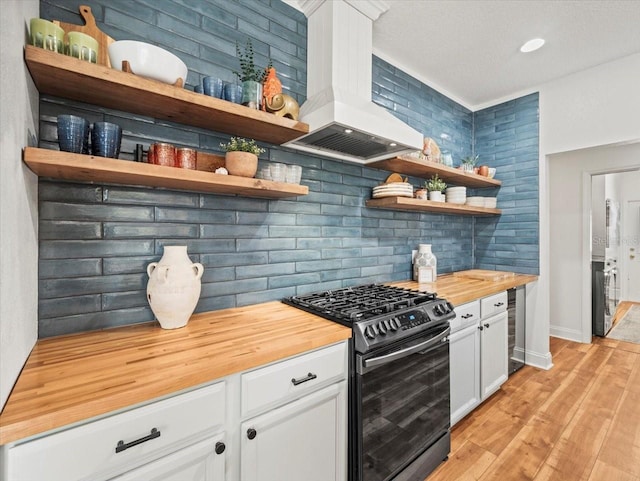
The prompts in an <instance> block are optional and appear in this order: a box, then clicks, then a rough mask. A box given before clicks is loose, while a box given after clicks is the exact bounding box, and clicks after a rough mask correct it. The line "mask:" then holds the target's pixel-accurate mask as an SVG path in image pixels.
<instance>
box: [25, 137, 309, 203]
mask: <svg viewBox="0 0 640 481" xmlns="http://www.w3.org/2000/svg"><path fill="white" fill-rule="evenodd" d="M23 160H24V162H25V164H27V165H28V166H29V168H30V169H31V170H32V171H33V172H34V173H36V174H37V175H38V176H40V177H53V178H56V179H65V180H76V181H80V182H91V183H112V184H125V185H141V186H148V187H164V188H167V189H179V190H189V191H196V192H206V193H209V194H225V195H242V196H245V197H259V198H265V199H277V198H283V197H296V196H299V195H307V194H308V193H309V188H308V187H307V186H306V185H299V184H286V183H284V182H273V181H270V180H264V179H254V178H247V177H238V176H234V175H222V174H214V173H213V172H204V171H200V170H189V169H179V168H176V167H163V166H161V165H152V164H146V163H142V162H133V161H129V160H118V159H109V158H106V157H94V156H92V155H81V154H72V153H69V152H60V151H58V150H49V149H39V148H35V147H27V148H25V149H24V154H23Z"/></svg>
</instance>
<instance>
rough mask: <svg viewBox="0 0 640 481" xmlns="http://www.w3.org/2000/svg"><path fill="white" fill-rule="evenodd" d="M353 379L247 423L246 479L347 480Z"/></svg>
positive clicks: (243, 460)
mask: <svg viewBox="0 0 640 481" xmlns="http://www.w3.org/2000/svg"><path fill="white" fill-rule="evenodd" d="M346 403H347V383H346V381H342V382H339V383H336V384H333V385H331V386H329V387H326V388H324V389H322V390H320V391H317V392H314V393H312V394H309V395H307V396H304V397H303V398H302V399H299V400H297V401H294V402H291V403H289V404H286V405H284V406H282V407H280V408H278V409H274V410H272V411H268V412H266V413H265V414H262V415H260V416H257V417H255V418H253V419H250V420H247V421H245V422H244V423H242V427H241V436H242V438H241V466H240V473H241V479H242V480H243V481H300V480H305V481H342V480H345V479H346V471H347V470H346V448H347V433H346V426H347V419H346V406H347V404H346Z"/></svg>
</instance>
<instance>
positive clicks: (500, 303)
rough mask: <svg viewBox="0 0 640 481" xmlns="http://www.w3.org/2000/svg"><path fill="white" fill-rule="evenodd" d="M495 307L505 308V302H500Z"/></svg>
mask: <svg viewBox="0 0 640 481" xmlns="http://www.w3.org/2000/svg"><path fill="white" fill-rule="evenodd" d="M494 306H495V307H500V306H504V302H498V303H497V304H494Z"/></svg>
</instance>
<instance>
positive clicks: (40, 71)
mask: <svg viewBox="0 0 640 481" xmlns="http://www.w3.org/2000/svg"><path fill="white" fill-rule="evenodd" d="M24 55H25V61H26V64H27V67H28V68H29V72H31V76H32V78H33V81H34V82H35V84H36V87H37V88H38V90H39V91H40V93H41V94H48V95H55V96H58V97H63V98H67V99H71V100H77V101H80V102H86V103H89V104H93V105H100V106H102V107H108V108H112V109H117V110H123V111H126V112H131V113H135V114H141V115H146V116H150V117H154V118H157V119H164V120H170V121H172V122H177V123H181V124H185V125H190V126H193V127H201V128H204V129H207V130H212V131H215V132H222V133H227V134H231V135H234V136H240V137H250V138H253V139H256V140H261V141H264V142H269V143H272V144H278V145H279V144H283V143H285V142H288V141H290V140H293V139H295V138H298V137H300V136H302V135H304V134H307V133H308V132H309V126H308V125H307V124H305V123H304V122H299V121H295V120H291V119H287V118H283V117H278V116H276V115H273V114H270V113H267V112H262V111H261V110H255V109H250V108H248V107H245V106H243V105H239V104H235V103H232V102H227V101H226V100H221V99H217V98H214V97H209V96H207V95H202V94H198V93H195V92H192V91H190V90H186V89H184V88H179V87H175V86H173V85H168V84H165V83H162V82H159V81H156V80H151V79H146V78H144V77H139V76H137V75H134V74H131V73H127V72H121V71H119V70H115V69H112V68H108V67H105V66H103V65H96V64H92V63H89V62H85V61H82V60H78V59H76V58H73V57H68V56H66V55H61V54H59V53H56V52H50V51H48V50H44V49H42V48H37V47H34V46H31V45H27V46H25V53H24Z"/></svg>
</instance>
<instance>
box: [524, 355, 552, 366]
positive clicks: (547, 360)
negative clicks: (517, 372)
mask: <svg viewBox="0 0 640 481" xmlns="http://www.w3.org/2000/svg"><path fill="white" fill-rule="evenodd" d="M525 364H526V365H527V366H533V367H537V368H539V369H544V370H545V371H548V370H549V369H551V368H552V367H553V359H552V357H551V353H550V352H547V353H545V354H542V353H539V352H533V351H526V352H525Z"/></svg>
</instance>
